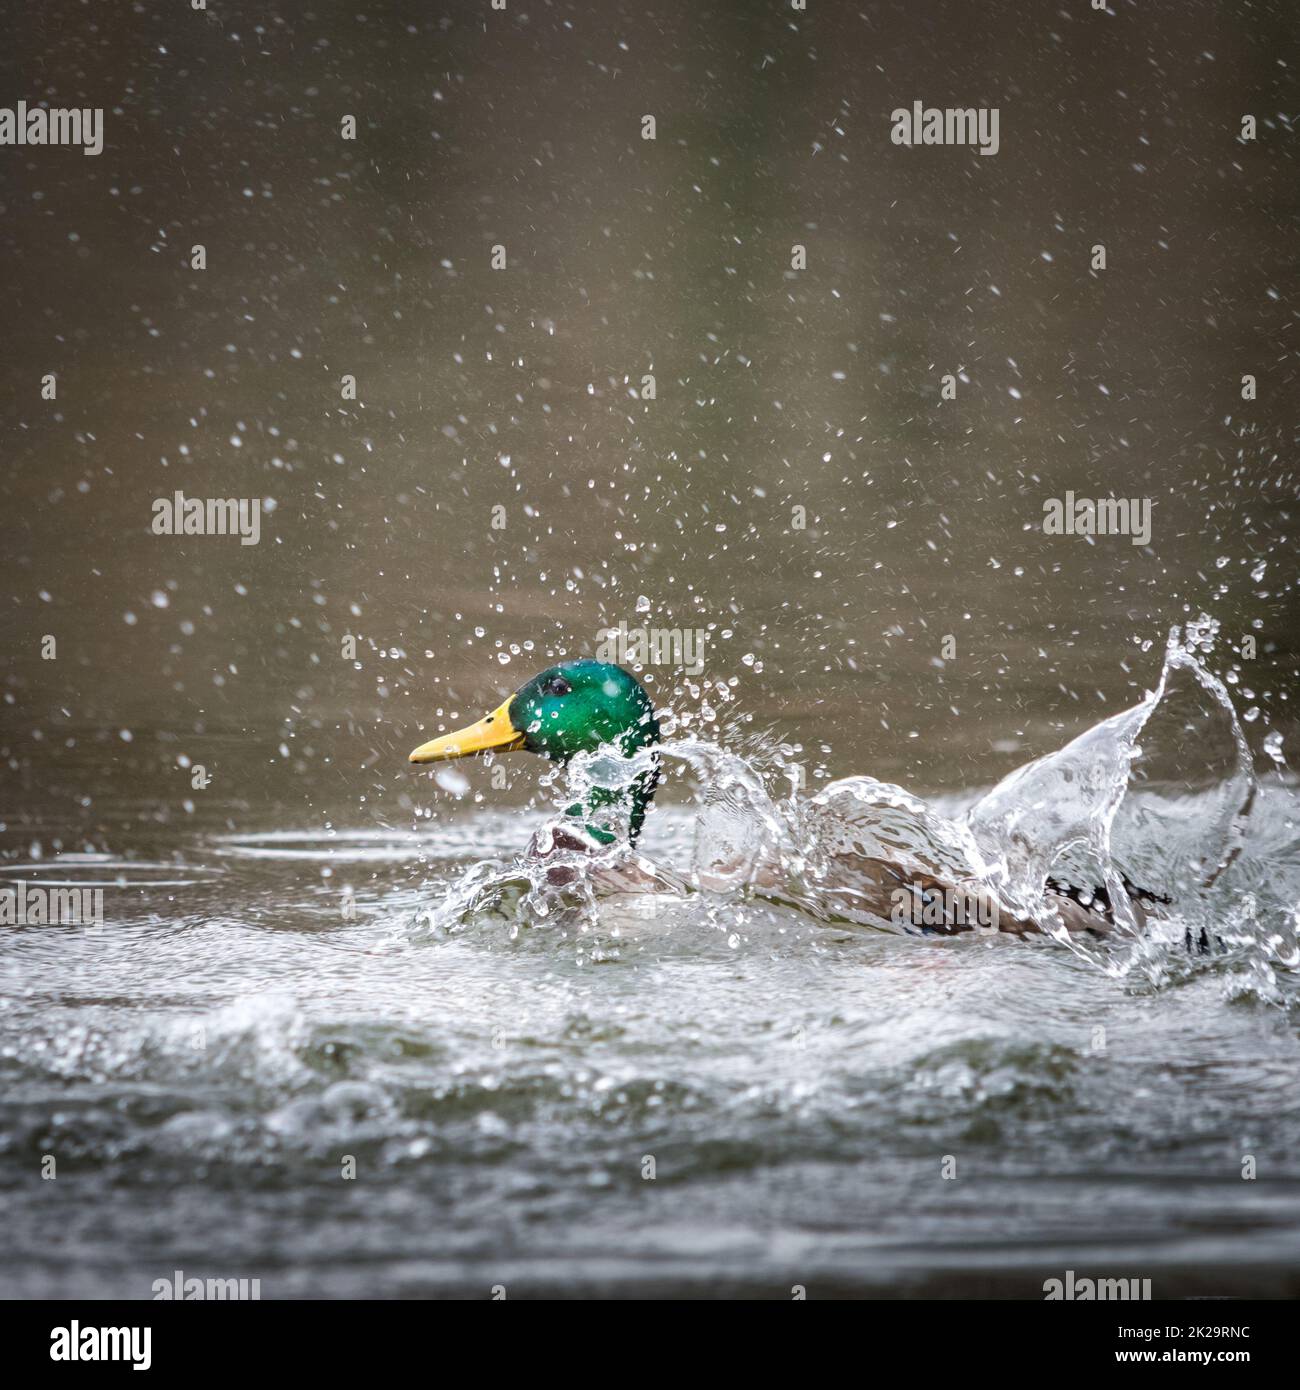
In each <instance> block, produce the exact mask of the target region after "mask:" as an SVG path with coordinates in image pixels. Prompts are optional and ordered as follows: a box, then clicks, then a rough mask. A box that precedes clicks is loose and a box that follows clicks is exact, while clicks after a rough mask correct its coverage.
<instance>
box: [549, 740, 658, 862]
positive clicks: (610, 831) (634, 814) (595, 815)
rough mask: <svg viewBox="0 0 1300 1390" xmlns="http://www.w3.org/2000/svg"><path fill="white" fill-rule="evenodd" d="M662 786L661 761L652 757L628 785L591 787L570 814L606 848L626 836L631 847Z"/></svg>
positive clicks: (572, 807) (571, 808)
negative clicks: (660, 775) (643, 769)
mask: <svg viewBox="0 0 1300 1390" xmlns="http://www.w3.org/2000/svg"><path fill="white" fill-rule="evenodd" d="M643 746H648V745H643ZM629 751H635V750H629ZM658 785H659V758H658V756H657V755H656V756H654V757H652V758H651V760H650V766H649V767H647V768H646V770H645V771H644V772H640V773H638V774H637V775H636V777H634V778H633V779H632V781H631V782H629V783H628V784H627V786H625V787H590V788H588V790H587V793H586V795H585V797H584V798H583V800H582V801H580V802H576V803H575V804H574V805H572V806H570V807H569V809H568V811H567V813H566V814H568V815H570V816H573V817H574V818H575V819H577V820H581V821H582V822H583V826H584V828H585V829H586V831H587V833H588V834H589V835H590V836H591V837H592V838H593V839H594V840H596V841H597V842H598V843H600V844H602V845H612V844H613V843H614V842H615V841H616V840H619V839H621V838H622V837H623V835H624V834H626V836H627V842H628V844H630V845H635V844H636V842H637V837H638V836H639V835H640V834H641V827H642V826H643V825H644V824H645V816H646V812H647V811H648V810H649V809H650V803H651V801H653V800H654V794H655V788H656V787H657V786H658Z"/></svg>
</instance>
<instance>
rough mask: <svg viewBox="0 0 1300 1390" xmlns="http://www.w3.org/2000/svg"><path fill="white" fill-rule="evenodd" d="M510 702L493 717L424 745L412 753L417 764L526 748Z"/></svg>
mask: <svg viewBox="0 0 1300 1390" xmlns="http://www.w3.org/2000/svg"><path fill="white" fill-rule="evenodd" d="M514 698H515V697H514V696H513V695H512V696H511V697H510V699H509V700H507V701H506V702H505V704H504V705H501V706H500V707H498V708H497V709H494V710H493V711H492V713H491V714H489V715H487V716H486V717H485V718H483V719H480V720H479V721H478V723H477V724H471V725H470V726H469V727H468V728H465V729H457V730H456V732H455V733H453V734H443V736H442V737H441V738H435V739H430V741H429V742H428V743H422V744H421V745H420V746H419V747H418V748H417V749H415V750H414V751H413V752H412V753H411V761H412V762H413V763H441V762H446V761H447V760H448V759H449V758H468V757H470V756H471V754H474V753H491V752H494V751H498V750H499V751H500V752H503V753H505V752H509V750H510V749H512V748H522V747H523V744H524V734H523V730H522V729H516V728H515V726H514V725H513V724H512V723H511V722H510V703H511V701H512V700H513V699H514Z"/></svg>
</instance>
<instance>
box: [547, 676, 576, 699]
mask: <svg viewBox="0 0 1300 1390" xmlns="http://www.w3.org/2000/svg"><path fill="white" fill-rule="evenodd" d="M543 688H544V689H545V691H546V693H547V694H548V695H567V694H568V693H569V691H570V690H572V689H573V687H572V686H571V685H570V684H569V682H568V681H566V680H565V679H564V677H563V676H552V677H551V678H550V680H548V681H547V682H546V685H545V686H544V687H543Z"/></svg>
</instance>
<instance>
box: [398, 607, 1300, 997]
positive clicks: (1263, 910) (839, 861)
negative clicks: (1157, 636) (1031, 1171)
mask: <svg viewBox="0 0 1300 1390" xmlns="http://www.w3.org/2000/svg"><path fill="white" fill-rule="evenodd" d="M1215 635H1216V634H1215V630H1214V625H1213V624H1212V623H1211V622H1210V621H1209V620H1206V619H1202V620H1201V621H1199V622H1198V623H1194V624H1190V625H1189V626H1188V628H1187V630H1186V632H1182V631H1180V630H1179V629H1175V630H1174V631H1173V632H1172V633H1171V634H1170V637H1169V640H1168V643H1167V646H1166V650H1165V658H1164V663H1163V666H1162V669H1161V672H1160V678H1159V681H1158V682H1157V684H1156V686H1155V688H1154V689H1153V690H1152V691H1150V692H1149V694H1148V695H1147V696H1146V697H1145V698H1144V699H1143V700H1142V701H1140V702H1139V703H1138V704H1137V705H1135V706H1134V707H1133V708H1131V709H1128V710H1125V711H1123V712H1121V713H1119V714H1116V715H1114V716H1112V717H1110V718H1108V719H1105V720H1103V721H1101V722H1100V723H1098V724H1096V725H1094V726H1093V727H1092V728H1090V729H1088V730H1086V731H1085V732H1084V733H1083V734H1081V735H1080V736H1079V737H1077V738H1075V739H1074V740H1073V741H1072V742H1070V743H1068V744H1067V745H1066V746H1065V747H1063V748H1061V749H1059V750H1058V751H1056V752H1054V753H1051V754H1049V755H1047V756H1045V757H1042V758H1039V759H1036V760H1035V761H1033V762H1031V763H1028V764H1027V765H1025V766H1024V767H1022V768H1020V769H1018V770H1017V771H1015V772H1013V773H1012V774H1011V775H1010V776H1008V777H1007V778H1006V779H1004V780H1003V781H1002V782H1000V783H999V784H998V785H997V786H995V787H993V788H992V789H991V790H989V791H988V792H986V793H985V794H983V795H982V796H980V797H978V799H976V800H975V801H974V802H973V804H970V805H969V806H968V807H967V808H966V809H965V811H964V812H962V813H945V812H943V811H941V810H939V809H938V808H937V807H935V806H933V805H931V804H929V803H927V802H926V801H924V800H923V799H921V798H919V797H917V796H914V795H913V794H911V793H910V792H908V791H906V790H905V789H904V788H902V787H898V786H894V785H892V784H890V783H887V782H881V781H878V780H877V779H875V778H872V777H868V776H857V777H849V778H844V779H842V780H839V781H836V782H833V783H830V784H829V785H827V786H826V787H824V788H822V789H821V790H820V791H818V792H817V793H816V794H814V795H811V796H805V797H799V796H796V795H794V794H793V792H792V793H791V794H790V795H789V796H787V797H785V798H783V799H778V798H776V797H774V796H773V795H772V794H771V793H770V792H769V790H768V780H771V779H770V778H768V779H767V780H765V773H766V772H768V771H770V770H769V769H766V768H765V769H764V770H763V771H760V770H759V767H758V766H757V762H756V760H755V759H750V758H746V757H742V756H740V755H739V754H737V753H733V752H730V751H728V750H726V749H723V748H721V747H719V746H717V745H716V744H714V743H710V742H708V741H706V740H704V739H701V738H698V737H682V738H679V739H675V740H673V741H670V742H667V743H664V744H662V745H661V746H660V747H659V748H658V749H657V750H653V751H651V750H643V752H642V753H640V754H638V756H637V757H635V758H632V759H625V758H622V757H619V756H610V755H609V754H608V753H606V752H604V751H602V752H600V753H597V754H594V755H589V756H586V757H582V758H575V759H574V760H573V762H572V763H570V764H569V765H568V766H567V767H562V768H561V767H557V768H555V769H554V770H552V771H551V773H550V774H548V779H547V780H548V783H549V785H550V787H551V790H552V795H553V797H554V799H555V805H556V812H557V814H556V815H555V816H554V817H553V818H552V819H551V820H549V821H547V822H546V824H545V825H543V826H542V828H541V829H540V830H539V831H538V832H537V834H536V835H535V836H534V837H533V841H532V843H531V845H530V847H529V851H528V852H527V853H526V854H524V855H522V856H520V857H518V858H516V859H515V860H514V861H512V862H509V863H506V862H502V861H488V860H484V861H480V862H478V863H476V864H474V865H472V866H471V867H470V868H469V869H468V870H467V871H466V872H465V873H464V875H463V876H462V878H461V879H460V880H459V881H458V882H457V883H455V884H453V885H452V886H451V888H450V889H449V890H448V891H447V893H446V896H445V897H444V898H443V899H442V900H441V901H440V902H438V903H437V904H435V905H434V906H432V907H429V908H427V909H426V910H425V911H424V912H423V913H422V914H421V922H422V925H424V926H426V927H428V928H431V929H432V930H433V931H434V932H436V933H442V932H450V931H455V930H459V929H460V928H462V927H463V926H464V925H466V924H467V923H470V922H472V921H475V920H487V919H491V920H494V921H498V922H499V921H501V920H506V921H508V922H509V924H510V931H511V934H512V935H515V936H517V934H518V932H519V929H520V927H521V926H531V927H541V926H559V927H562V928H564V929H565V930H566V932H567V931H568V930H572V931H574V932H576V933H578V934H583V933H587V934H593V933H594V934H598V933H599V932H600V931H601V929H602V910H603V908H604V907H605V906H606V905H607V904H608V902H609V900H610V898H611V897H613V896H619V897H622V898H623V899H627V898H629V897H631V898H634V899H637V900H639V901H640V902H641V905H642V907H641V908H638V909H637V911H638V913H639V914H640V915H642V916H645V917H650V918H653V917H655V916H656V915H659V914H660V913H661V912H662V910H663V909H662V907H661V906H660V904H662V903H663V902H665V901H671V903H672V907H673V911H672V913H670V914H669V915H670V916H671V917H672V920H675V921H678V922H682V921H685V920H686V917H687V916H688V915H689V914H686V913H684V912H683V911H682V910H681V904H682V903H683V902H684V899H685V895H686V894H687V893H691V894H693V895H694V899H695V902H696V904H697V906H699V907H700V908H701V909H702V917H701V916H699V915H698V914H697V917H696V919H695V920H703V921H706V922H710V923H712V924H714V925H722V924H723V922H724V920H725V922H727V923H728V924H730V925H729V927H728V929H729V930H730V929H731V928H732V927H734V922H735V920H736V918H735V913H736V912H737V911H739V910H741V909H742V907H743V905H744V903H745V902H746V901H749V900H753V899H756V898H764V899H768V900H773V901H775V902H778V903H783V904H785V905H787V907H793V908H796V909H797V910H799V911H800V912H801V913H803V914H806V915H807V916H810V917H812V918H814V919H816V920H819V921H822V922H831V923H844V922H850V923H856V924H861V925H867V926H874V927H885V928H890V927H894V928H896V927H897V923H895V922H894V921H892V920H891V919H890V918H889V917H888V916H886V915H884V914H882V912H881V906H880V904H881V896H882V891H885V890H886V889H887V888H888V887H889V886H890V885H892V884H893V883H894V882H895V881H897V882H898V883H900V884H902V883H905V882H907V881H908V880H920V881H922V882H933V883H941V884H947V885H957V886H959V887H960V888H961V889H962V890H963V891H969V892H972V893H978V894H979V895H980V897H981V898H982V899H983V900H985V901H988V902H991V903H992V904H994V905H995V906H996V910H997V915H996V917H995V920H998V919H999V918H1000V920H1001V921H1002V923H1003V924H1004V926H1005V924H1007V923H1012V924H1015V923H1020V924H1024V923H1036V924H1038V926H1039V927H1041V929H1042V930H1043V931H1044V932H1045V933H1047V934H1048V935H1050V936H1052V937H1054V938H1056V939H1057V940H1058V941H1059V942H1061V943H1062V944H1064V945H1065V946H1067V947H1068V948H1069V949H1070V950H1071V951H1073V952H1075V953H1076V954H1077V955H1079V956H1080V957H1081V958H1083V959H1084V960H1086V961H1087V962H1089V963H1090V964H1091V965H1092V966H1094V967H1096V968H1098V969H1100V970H1102V971H1104V972H1105V973H1107V974H1109V975H1112V976H1115V977H1117V978H1128V977H1132V978H1133V979H1134V980H1135V981H1139V982H1145V983H1149V984H1152V985H1157V986H1159V985H1163V984H1167V983H1170V982H1172V981H1176V980H1178V979H1181V978H1183V977H1185V976H1186V975H1187V974H1189V973H1191V972H1194V971H1196V970H1199V969H1203V968H1206V967H1215V968H1220V969H1224V970H1228V971H1235V972H1237V973H1238V975H1239V976H1242V977H1245V978H1248V982H1249V987H1250V988H1252V989H1254V990H1256V992H1258V993H1261V994H1262V995H1268V994H1269V991H1270V988H1271V981H1272V972H1273V971H1274V970H1277V969H1283V970H1290V969H1294V968H1295V967H1296V965H1297V963H1298V962H1300V955H1298V954H1297V948H1296V926H1297V913H1296V901H1297V897H1298V896H1300V868H1298V860H1300V856H1298V855H1297V852H1296V846H1297V841H1296V839H1295V836H1296V829H1295V827H1296V819H1297V817H1296V798H1295V795H1294V792H1293V789H1292V788H1291V786H1290V785H1289V784H1288V783H1286V782H1285V781H1284V780H1283V778H1282V777H1281V776H1280V775H1278V774H1276V773H1275V774H1274V775H1273V777H1272V783H1273V784H1272V785H1271V786H1270V787H1269V789H1268V792H1267V796H1265V794H1264V793H1263V791H1262V790H1261V786H1260V783H1259V780H1258V778H1257V777H1256V774H1255V770H1254V766H1253V760H1252V758H1251V753H1250V748H1249V745H1248V743H1247V740H1246V736H1245V733H1244V731H1243V729H1242V725H1241V722H1240V720H1239V719H1238V717H1237V714H1236V711H1235V709H1234V707H1233V704H1232V700H1231V697H1230V695H1229V692H1228V689H1227V687H1226V686H1225V685H1224V683H1223V682H1222V681H1220V680H1219V679H1218V678H1217V677H1216V676H1215V675H1213V674H1212V673H1211V672H1210V671H1209V670H1208V669H1207V667H1206V665H1205V662H1204V657H1205V656H1206V655H1208V654H1209V653H1210V652H1211V650H1212V648H1213V643H1214V639H1215ZM661 765H663V766H666V767H667V769H668V772H669V776H670V778H671V777H673V776H681V775H687V776H690V777H691V778H693V780H694V781H695V783H696V796H695V801H696V805H695V810H694V813H693V819H692V825H691V834H690V836H689V844H688V846H687V852H686V853H685V854H684V855H682V856H680V857H681V858H683V860H684V862H681V863H680V864H672V863H670V862H668V861H667V860H666V859H664V858H663V857H662V856H661V858H660V860H659V861H655V860H651V859H650V858H649V857H647V856H646V855H645V854H642V853H638V852H636V851H634V850H631V849H629V848H628V847H627V846H626V845H625V844H618V843H616V844H612V845H604V844H599V843H595V842H593V841H592V840H590V839H589V838H588V837H587V836H585V835H584V834H583V832H582V826H581V820H580V818H579V819H578V820H576V821H575V818H574V816H573V815H572V813H571V810H572V808H573V806H574V805H575V804H578V805H580V804H583V803H584V802H585V801H586V799H587V797H588V796H589V794H590V793H591V792H592V790H593V789H602V790H604V791H608V792H615V793H616V792H619V791H622V790H626V789H627V788H628V787H629V786H630V785H631V784H632V783H633V782H634V781H635V780H636V779H637V778H638V777H642V776H644V775H645V774H646V773H647V772H648V771H650V770H652V769H653V770H656V771H657V770H658V769H659V767H660V766H661ZM784 780H785V778H784V774H783V771H782V770H781V769H779V768H778V769H777V770H776V781H778V782H782V781H784ZM1265 800H1266V801H1267V813H1266V814H1261V808H1262V807H1263V805H1264V802H1265ZM565 808H569V812H568V813H566V810H565ZM882 866H885V868H884V869H883V870H882ZM873 876H874V877H873ZM882 884H883V885H884V887H883V888H882ZM1062 885H1068V886H1069V888H1070V890H1071V893H1072V897H1071V898H1067V897H1065V896H1063V895H1062V894H1061V893H1060V892H1058V891H1055V890H1056V889H1058V888H1060V887H1061V886H1062ZM1135 889H1141V890H1142V892H1141V893H1140V894H1139V893H1135V891H1134V890H1135ZM1080 905H1082V906H1083V907H1084V908H1085V909H1087V908H1093V907H1095V909H1096V910H1095V911H1093V912H1091V914H1090V915H1089V913H1088V912H1086V911H1085V912H1080V911H1079V910H1077V909H1078V907H1079V906H1080ZM724 908H725V909H727V913H725V914H724V912H723V911H722V909H724ZM642 909H643V910H642ZM1103 909H1105V912H1104V913H1103ZM607 915H608V914H606V916H607ZM1067 918H1068V920H1067ZM1081 920H1083V921H1084V922H1085V923H1091V924H1094V925H1095V926H1096V929H1097V930H1096V934H1095V935H1093V934H1089V933H1087V932H1081V931H1080V930H1079V925H1080V921H1081Z"/></svg>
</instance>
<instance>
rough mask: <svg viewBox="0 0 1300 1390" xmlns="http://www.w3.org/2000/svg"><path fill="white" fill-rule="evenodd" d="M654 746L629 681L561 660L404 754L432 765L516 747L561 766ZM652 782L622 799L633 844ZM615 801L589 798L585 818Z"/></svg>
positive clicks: (645, 712) (644, 700)
mask: <svg viewBox="0 0 1300 1390" xmlns="http://www.w3.org/2000/svg"><path fill="white" fill-rule="evenodd" d="M658 742H659V723H658V721H657V720H656V719H655V715H654V706H653V705H652V704H651V702H650V697H649V695H647V694H646V692H645V688H644V687H643V686H642V684H641V682H640V681H639V680H637V678H636V677H635V676H633V675H630V674H629V673H628V672H627V671H624V670H623V668H622V667H621V666H611V665H610V664H609V663H608V662H604V661H566V662H564V663H563V664H562V665H560V666H552V667H550V669H549V670H546V671H542V672H540V673H539V674H538V675H536V676H534V677H533V678H532V680H530V681H529V682H528V683H527V684H526V685H522V686H520V687H519V689H518V690H516V691H515V693H514V694H513V695H512V696H511V697H510V698H509V699H508V700H507V701H506V702H505V703H504V704H503V705H501V706H499V707H498V708H497V709H494V710H493V711H492V713H491V714H489V715H485V716H484V718H482V719H480V720H479V721H478V723H477V724H471V725H469V726H468V728H464V729H458V730H457V731H456V732H455V733H450V734H443V735H442V737H441V738H435V739H433V740H431V741H430V742H429V743H422V744H421V745H420V746H419V747H418V748H417V749H415V750H414V752H412V753H411V761H412V762H413V763H436V762H442V761H444V760H445V759H448V758H465V757H469V756H470V755H471V754H474V753H489V752H499V753H504V752H508V751H510V750H511V749H516V748H522V749H524V750H525V751H526V752H529V753H541V754H543V755H544V756H546V757H548V758H552V759H554V760H555V761H557V762H562V763H567V762H568V761H569V759H570V758H572V757H574V756H575V755H576V754H578V753H594V752H595V751H596V750H597V749H598V748H601V747H602V746H604V745H606V744H612V745H614V746H615V747H617V748H619V749H620V750H621V751H622V753H623V754H624V756H625V757H631V756H632V755H633V754H634V753H636V752H637V750H638V749H641V748H648V747H651V746H653V745H654V744H656V743H658ZM655 781H656V777H655V775H654V774H653V773H651V774H649V775H647V776H646V777H644V778H640V779H638V781H637V782H636V783H634V784H633V787H632V790H631V792H630V793H629V795H630V798H631V803H632V805H631V831H632V837H633V838H635V837H636V834H637V832H638V831H639V830H640V828H641V821H642V819H643V817H644V815H645V808H646V806H647V805H648V803H649V801H650V798H651V796H652V795H653V792H654V784H655ZM619 799H620V798H619V795H618V794H615V793H605V794H603V795H598V794H593V797H592V798H591V799H590V800H589V803H588V807H587V808H586V811H587V812H589V811H592V810H593V809H595V808H597V807H599V806H608V805H609V804H612V803H614V802H616V801H618V800H619ZM585 813H586V812H584V814H585ZM592 828H593V829H598V827H592Z"/></svg>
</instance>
